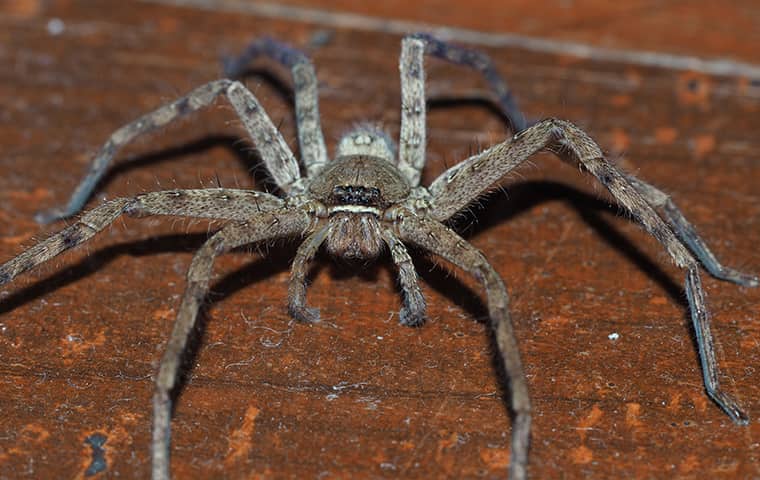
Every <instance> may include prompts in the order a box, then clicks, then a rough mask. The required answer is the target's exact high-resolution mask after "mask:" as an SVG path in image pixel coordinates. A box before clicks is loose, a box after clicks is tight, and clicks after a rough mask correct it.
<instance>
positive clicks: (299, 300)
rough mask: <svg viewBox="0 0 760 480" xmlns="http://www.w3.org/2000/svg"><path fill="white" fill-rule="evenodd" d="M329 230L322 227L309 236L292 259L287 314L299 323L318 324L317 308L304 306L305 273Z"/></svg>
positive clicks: (326, 227) (327, 226) (326, 226)
mask: <svg viewBox="0 0 760 480" xmlns="http://www.w3.org/2000/svg"><path fill="white" fill-rule="evenodd" d="M329 230H330V226H329V225H324V226H322V227H321V228H319V229H318V230H316V231H315V232H314V233H312V234H311V235H309V236H308V237H307V238H306V240H304V241H303V243H301V245H300V246H299V247H298V251H297V252H296V256H295V258H293V264H292V265H291V267H290V281H289V283H288V312H289V313H290V315H291V316H292V317H293V318H295V319H296V320H298V321H300V322H306V323H316V322H319V308H316V307H309V306H308V305H307V304H306V272H307V271H308V268H309V262H311V260H312V259H313V258H314V255H316V253H317V250H319V247H320V245H322V243H323V242H324V241H325V238H327V234H328V232H329Z"/></svg>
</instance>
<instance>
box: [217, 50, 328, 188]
mask: <svg viewBox="0 0 760 480" xmlns="http://www.w3.org/2000/svg"><path fill="white" fill-rule="evenodd" d="M261 55H263V56H267V57H269V58H271V59H273V60H275V61H276V62H278V63H280V64H282V65H283V66H285V67H287V68H289V69H290V71H291V74H292V75H293V83H294V85H293V87H294V90H295V107H296V123H297V128H298V145H299V148H300V152H301V159H302V161H303V164H304V167H305V168H306V175H307V176H308V177H312V176H314V175H315V174H316V173H317V172H318V171H319V170H320V169H321V168H322V167H323V166H324V165H325V163H327V161H328V157H327V148H326V147H325V139H324V135H323V134H322V126H321V125H320V120H319V94H318V91H317V86H318V82H317V76H316V73H315V72H314V65H312V63H311V61H310V60H309V57H308V56H307V55H306V54H304V53H303V52H301V51H299V50H296V49H295V48H293V47H291V46H290V45H288V44H286V43H283V42H280V41H277V40H275V39H272V38H260V39H257V40H254V41H253V42H251V43H250V44H249V45H248V46H247V47H246V49H245V51H244V52H243V53H242V54H241V55H240V56H238V57H236V58H229V59H225V61H224V73H225V75H226V76H228V77H230V78H238V77H240V76H242V75H243V74H244V73H245V69H246V68H247V67H248V65H249V64H250V63H251V62H252V61H253V60H254V59H256V58H257V57H259V56H261Z"/></svg>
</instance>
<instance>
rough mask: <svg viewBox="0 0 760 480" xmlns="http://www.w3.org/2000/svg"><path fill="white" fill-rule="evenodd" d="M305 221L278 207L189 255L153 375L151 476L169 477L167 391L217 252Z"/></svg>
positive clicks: (295, 229)
mask: <svg viewBox="0 0 760 480" xmlns="http://www.w3.org/2000/svg"><path fill="white" fill-rule="evenodd" d="M309 222H310V218H309V215H308V214H307V213H306V212H305V211H304V210H302V209H281V210H277V211H273V212H268V213H263V214H260V215H258V216H256V217H253V218H251V219H249V220H248V221H246V222H242V223H241V222H234V223H228V224H227V225H226V226H224V227H223V228H222V229H221V230H219V231H218V232H217V233H215V234H214V235H213V236H212V237H211V238H210V239H208V240H207V241H206V243H204V244H203V246H202V247H201V248H200V250H198V252H197V253H196V254H195V256H194V257H193V260H192V262H191V264H190V268H189V269H188V272H187V286H186V287H185V293H184V295H183V296H182V303H181V305H180V308H179V312H178V313H177V319H176V320H175V322H174V328H173V329H172V333H171V337H170V339H169V342H168V343H167V345H166V350H165V351H164V355H163V357H162V359H161V365H160V366H159V370H158V375H157V377H156V392H155V395H154V397H153V444H152V452H153V479H154V480H169V478H170V474H169V438H170V429H171V397H170V394H171V391H172V389H173V388H174V386H175V383H176V381H177V371H178V369H179V366H180V361H181V357H182V352H183V351H184V349H185V345H186V344H187V340H188V337H189V335H190V332H191V331H192V329H193V326H194V325H195V321H196V319H197V316H198V309H199V308H200V305H201V303H202V302H203V299H204V298H205V297H206V295H207V294H208V285H209V282H210V280H211V268H212V266H213V264H214V260H215V259H216V257H217V256H219V255H220V254H222V253H224V252H226V251H229V250H231V249H233V248H235V247H239V246H241V245H246V244H249V243H255V242H260V241H264V240H272V239H275V238H280V237H286V236H296V235H300V234H301V232H303V231H304V230H305V229H306V228H307V227H308V226H309Z"/></svg>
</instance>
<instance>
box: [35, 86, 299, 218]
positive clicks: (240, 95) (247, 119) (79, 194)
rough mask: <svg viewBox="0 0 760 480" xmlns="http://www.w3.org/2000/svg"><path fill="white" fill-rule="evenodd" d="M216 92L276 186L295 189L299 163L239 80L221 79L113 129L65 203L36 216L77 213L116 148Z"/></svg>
mask: <svg viewBox="0 0 760 480" xmlns="http://www.w3.org/2000/svg"><path fill="white" fill-rule="evenodd" d="M219 95H226V96H227V98H228V99H229V101H230V103H231V104H232V106H233V107H234V108H235V111H236V112H237V113H238V115H239V116H240V118H241V120H242V121H243V124H244V125H245V127H246V129H247V130H248V133H249V134H250V135H251V138H252V139H253V141H254V143H255V146H256V147H257V148H258V150H259V152H260V153H261V158H262V160H263V161H264V164H265V165H266V167H267V170H268V171H269V173H270V175H271V176H272V178H273V179H274V181H275V183H276V184H277V186H278V187H280V188H281V189H282V190H283V191H285V192H289V191H290V190H292V189H296V190H297V189H298V184H299V181H300V172H299V170H298V163H297V162H296V159H295V157H294V156H293V153H291V151H290V149H289V148H288V146H287V144H286V143H285V140H283V138H282V135H280V133H279V132H278V131H277V128H276V127H275V126H274V124H273V123H272V121H271V120H270V119H269V116H268V115H267V114H266V112H265V111H264V109H263V108H262V107H261V105H260V104H259V102H258V100H256V98H255V97H254V96H253V94H252V93H251V92H250V91H248V90H247V89H246V88H245V87H244V86H243V85H242V84H241V83H239V82H235V81H232V80H226V79H222V80H215V81H212V82H209V83H207V84H205V85H203V86H201V87H198V88H196V89H195V90H193V91H192V92H190V93H188V94H187V95H185V96H183V97H181V98H179V99H177V100H175V101H173V102H171V103H168V104H166V105H164V106H162V107H159V108H158V109H156V110H154V111H152V112H150V113H148V114H145V115H143V116H142V117H140V118H138V119H137V120H135V121H133V122H130V123H128V124H126V125H124V126H123V127H121V128H119V129H118V130H116V131H115V132H114V133H113V134H112V135H111V137H110V138H109V139H108V140H107V141H106V143H105V144H104V145H103V147H101V149H100V151H99V152H98V154H97V155H96V156H95V159H94V160H93V161H92V163H91V164H90V166H89V168H88V171H87V174H86V175H85V177H84V179H83V180H82V181H81V182H80V183H79V185H77V187H76V188H75V189H74V193H72V195H71V197H70V198H69V201H68V203H67V204H66V205H65V206H63V207H57V208H53V209H50V210H47V211H44V212H39V213H38V214H37V215H36V216H35V219H36V220H37V221H38V222H40V223H50V222H53V221H55V220H59V219H62V218H67V217H70V216H72V215H74V214H76V213H77V212H79V211H80V210H81V209H82V207H83V206H84V204H85V202H86V201H87V199H88V198H89V197H90V195H91V194H92V191H93V190H94V189H95V187H96V185H97V183H98V181H99V180H100V179H101V178H102V177H103V175H104V174H105V172H106V171H107V169H108V166H109V165H110V163H111V160H113V157H114V156H115V155H116V153H117V152H118V151H119V149H121V148H122V147H123V146H125V145H126V144H128V143H129V142H131V141H132V140H133V139H134V138H136V137H138V136H139V135H142V134H145V133H148V132H152V131H154V130H157V129H159V128H160V127H163V126H164V125H166V124H168V123H170V122H172V121H174V120H176V119H177V118H180V117H182V116H185V115H187V114H189V113H191V112H194V111H196V110H198V109H200V108H202V107H206V106H208V105H211V103H213V102H214V100H215V99H216V98H217V97H218V96H219Z"/></svg>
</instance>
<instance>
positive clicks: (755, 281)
mask: <svg viewBox="0 0 760 480" xmlns="http://www.w3.org/2000/svg"><path fill="white" fill-rule="evenodd" d="M713 276H714V277H715V278H719V279H721V280H725V281H727V282H733V283H736V284H738V285H741V286H744V287H757V286H758V285H760V278H759V277H758V276H757V275H750V274H747V273H742V272H740V271H738V270H734V269H732V268H725V267H724V268H721V269H720V270H718V271H717V272H714V273H713Z"/></svg>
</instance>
